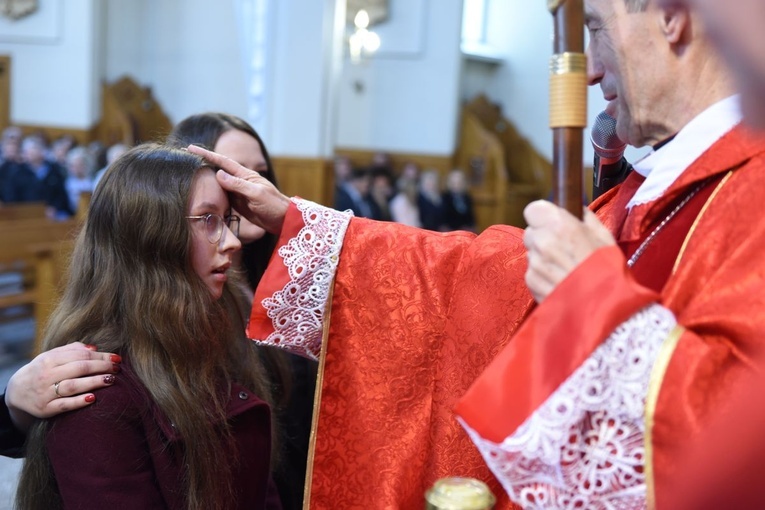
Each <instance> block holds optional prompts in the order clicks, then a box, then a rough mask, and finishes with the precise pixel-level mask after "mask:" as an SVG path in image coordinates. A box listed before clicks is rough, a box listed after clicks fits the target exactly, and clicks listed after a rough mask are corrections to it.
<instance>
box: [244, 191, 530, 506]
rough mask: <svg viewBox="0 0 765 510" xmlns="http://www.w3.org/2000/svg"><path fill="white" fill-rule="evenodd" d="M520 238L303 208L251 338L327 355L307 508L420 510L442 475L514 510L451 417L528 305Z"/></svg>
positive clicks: (503, 231)
mask: <svg viewBox="0 0 765 510" xmlns="http://www.w3.org/2000/svg"><path fill="white" fill-rule="evenodd" d="M522 235H523V232H522V231H521V230H520V229H516V228H512V227H493V228H490V229H488V230H487V231H486V232H484V233H483V234H481V235H480V236H475V235H474V234H470V233H465V232H455V233H447V234H443V233H434V232H429V231H425V230H420V229H414V228H410V227H406V226H403V225H398V224H394V223H380V222H374V221H370V220H366V219H357V218H353V219H350V217H349V216H347V215H345V214H343V213H339V212H337V211H332V210H328V209H326V208H323V207H321V206H317V205H316V204H311V203H309V202H305V201H300V200H296V201H295V202H294V203H293V205H292V206H291V208H290V211H289V212H288V214H287V220H286V221H285V225H284V227H283V230H282V233H281V238H280V246H281V248H280V249H279V250H278V253H277V254H276V255H275V257H274V260H272V261H271V263H270V264H269V267H268V270H267V272H266V274H265V276H264V279H263V280H262V282H261V284H260V286H259V287H258V289H257V292H256V296H255V305H254V307H253V315H252V317H251V320H250V324H249V328H248V333H249V335H250V338H255V339H261V340H265V341H267V342H269V343H272V344H277V345H282V346H285V347H286V348H290V349H292V350H295V349H299V350H302V351H303V352H304V353H306V354H308V355H311V356H314V357H318V358H320V362H321V364H320V376H319V377H320V381H319V384H318V385H317V388H318V390H317V396H316V402H317V405H316V410H317V411H316V414H315V419H314V427H313V438H312V439H313V442H312V445H313V447H312V454H311V456H310V459H309V473H308V477H307V488H306V498H305V501H306V506H308V505H310V508H319V509H321V508H327V509H335V508H364V509H371V510H374V509H407V510H408V509H417V508H423V507H424V494H425V492H426V490H427V489H428V488H429V487H430V486H431V485H432V484H433V483H434V482H435V481H436V480H438V479H439V478H442V477H446V476H468V477H473V478H477V479H480V480H482V481H484V482H486V483H487V484H488V485H489V486H490V487H491V489H492V491H493V493H494V494H495V495H496V496H497V499H498V503H497V506H496V507H495V508H497V509H511V508H517V507H516V506H515V505H514V504H512V503H510V501H509V500H508V498H507V495H506V494H504V492H503V491H502V488H501V486H500V485H499V483H498V482H497V480H496V479H495V478H494V476H493V475H492V474H491V472H490V471H489V469H488V467H487V466H486V464H485V462H484V461H483V460H482V458H481V456H480V454H479V452H478V451H477V450H476V448H475V446H474V445H473V444H472V443H471V441H470V439H469V437H468V436H467V434H466V433H465V431H464V430H463V429H462V427H461V426H460V425H459V423H458V422H457V420H456V419H455V417H454V414H453V408H454V405H455V404H456V402H457V399H458V398H459V397H460V396H462V395H463V394H464V393H465V391H466V390H467V389H468V387H469V386H470V384H471V383H472V382H473V381H474V380H475V379H476V377H478V375H479V374H480V373H481V371H482V370H483V369H484V368H485V367H486V366H487V365H488V364H489V362H490V361H491V360H492V359H493V358H494V356H495V355H496V354H497V352H498V351H499V350H500V349H501V348H502V347H503V346H504V345H505V344H506V343H507V342H508V341H509V339H510V337H511V335H512V333H513V332H514V331H515V329H516V328H517V326H518V325H519V324H520V322H521V321H522V320H523V318H524V316H525V315H526V313H527V311H528V310H529V308H530V306H531V304H532V298H531V295H530V294H529V292H528V290H527V288H526V285H525V283H524V274H525V271H526V255H525V250H524V247H523V243H522Z"/></svg>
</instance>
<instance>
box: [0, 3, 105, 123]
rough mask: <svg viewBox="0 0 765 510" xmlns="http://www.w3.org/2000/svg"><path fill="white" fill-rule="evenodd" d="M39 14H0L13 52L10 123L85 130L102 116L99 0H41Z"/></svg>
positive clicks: (5, 49) (3, 44) (5, 46)
mask: <svg viewBox="0 0 765 510" xmlns="http://www.w3.org/2000/svg"><path fill="white" fill-rule="evenodd" d="M39 5H40V6H39V9H38V11H37V12H36V13H34V14H32V15H30V16H28V17H26V18H22V19H20V20H18V21H9V20H7V19H4V18H3V19H0V54H3V55H10V57H11V77H12V81H11V115H10V117H11V123H13V124H23V125H28V126H57V127H66V128H72V129H74V130H87V129H90V128H91V127H92V126H93V124H94V123H95V122H96V121H97V120H98V118H99V117H100V109H99V108H100V106H99V105H100V101H99V92H100V88H99V87H100V85H99V77H100V74H101V72H100V67H99V66H100V65H101V61H102V60H101V57H100V48H101V45H100V44H98V42H99V41H98V34H99V29H98V25H99V22H100V16H101V14H100V13H101V11H100V6H99V4H98V1H97V0H66V2H65V1H64V0H40V3H39Z"/></svg>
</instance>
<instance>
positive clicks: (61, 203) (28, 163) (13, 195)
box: [5, 135, 74, 219]
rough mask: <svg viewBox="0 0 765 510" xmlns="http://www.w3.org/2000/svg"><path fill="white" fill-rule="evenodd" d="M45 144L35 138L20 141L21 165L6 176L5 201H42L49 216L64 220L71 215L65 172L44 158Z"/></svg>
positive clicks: (72, 212)
mask: <svg viewBox="0 0 765 510" xmlns="http://www.w3.org/2000/svg"><path fill="white" fill-rule="evenodd" d="M45 150H46V147H45V142H44V141H43V139H42V138H40V137H39V136H36V135H32V136H28V137H26V138H24V141H23V142H21V157H22V160H23V162H24V163H25V164H24V165H21V166H20V167H19V168H18V169H17V170H16V171H15V172H14V173H13V174H12V175H10V176H9V177H8V181H7V185H6V193H5V198H6V200H7V201H8V202H45V203H46V204H47V205H48V216H49V217H51V218H55V219H66V218H69V217H70V216H72V215H73V214H74V210H73V209H72V206H71V204H70V203H69V195H68V194H67V192H66V184H65V182H66V171H65V170H64V169H63V168H62V167H61V165H59V164H57V163H54V162H52V161H48V160H46V159H45Z"/></svg>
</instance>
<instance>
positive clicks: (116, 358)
mask: <svg viewBox="0 0 765 510" xmlns="http://www.w3.org/2000/svg"><path fill="white" fill-rule="evenodd" d="M109 360H110V361H111V362H112V363H122V356H120V355H119V354H112V355H111V356H109Z"/></svg>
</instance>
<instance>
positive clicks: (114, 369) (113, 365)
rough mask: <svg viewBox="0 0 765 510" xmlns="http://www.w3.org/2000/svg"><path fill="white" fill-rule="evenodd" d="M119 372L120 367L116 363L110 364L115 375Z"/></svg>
mask: <svg viewBox="0 0 765 510" xmlns="http://www.w3.org/2000/svg"><path fill="white" fill-rule="evenodd" d="M120 370H121V368H120V366H119V365H118V364H116V363H112V371H113V372H114V373H115V374H117V373H119V371H120Z"/></svg>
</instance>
